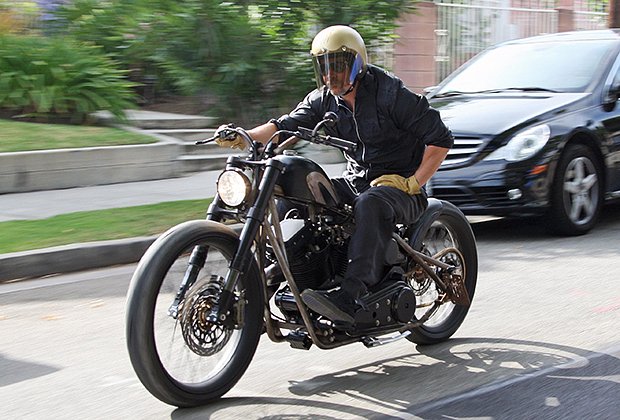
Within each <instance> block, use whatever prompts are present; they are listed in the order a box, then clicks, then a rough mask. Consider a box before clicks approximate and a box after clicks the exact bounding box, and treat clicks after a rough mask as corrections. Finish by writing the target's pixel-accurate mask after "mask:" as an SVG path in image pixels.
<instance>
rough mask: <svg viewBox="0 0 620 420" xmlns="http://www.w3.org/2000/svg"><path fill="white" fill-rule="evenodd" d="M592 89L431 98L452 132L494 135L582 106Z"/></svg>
mask: <svg viewBox="0 0 620 420" xmlns="http://www.w3.org/2000/svg"><path fill="white" fill-rule="evenodd" d="M590 95H591V93H557V94H549V93H532V94H529V93H528V94H523V93H514V94H513V93H507V94H498V93H496V94H484V95H478V96H458V97H452V98H436V99H435V98H431V99H430V103H431V105H432V106H433V108H435V109H437V110H439V112H440V113H441V118H442V120H443V121H444V122H445V123H446V125H447V126H448V127H449V128H450V130H452V132H453V133H462V134H468V133H469V134H474V133H475V134H478V135H489V136H491V135H497V134H500V133H503V132H504V131H507V130H509V129H510V128H512V127H515V126H518V125H520V124H523V123H525V122H528V121H531V122H535V121H537V120H538V121H540V120H543V119H549V118H552V117H553V116H554V115H559V114H562V113H567V112H570V111H572V110H574V109H575V107H578V106H583V105H582V100H586V99H585V98H587V97H589V96H590Z"/></svg>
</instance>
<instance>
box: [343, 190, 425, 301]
mask: <svg viewBox="0 0 620 420" xmlns="http://www.w3.org/2000/svg"><path fill="white" fill-rule="evenodd" d="M332 181H333V183H334V186H335V188H336V190H337V192H338V194H339V196H340V199H341V200H342V201H343V202H344V203H346V204H351V205H353V212H354V215H355V232H354V233H353V235H352V236H351V241H350V243H349V251H348V252H349V265H348V268H347V272H346V274H345V279H344V282H343V284H342V288H343V289H344V290H346V291H348V292H349V293H351V294H352V295H353V296H354V297H356V298H357V297H359V296H360V295H362V294H364V293H365V292H366V290H367V288H368V287H369V286H373V285H375V284H377V283H378V282H379V281H381V277H382V275H383V270H384V265H385V252H386V248H387V245H388V242H389V241H390V239H391V237H392V232H394V227H395V225H396V224H397V223H402V224H406V225H408V224H411V223H414V222H415V221H416V220H418V218H419V217H420V216H421V215H422V213H423V212H424V210H425V209H426V207H427V205H428V200H427V198H426V193H425V192H424V191H423V192H421V193H420V194H417V195H413V196H411V195H409V194H407V193H405V192H403V191H401V190H399V189H396V188H392V187H370V188H368V189H367V190H365V191H363V192H361V193H359V194H358V193H357V192H356V191H355V190H354V189H353V188H352V187H351V186H350V184H349V183H348V182H346V180H344V179H343V178H334V179H332Z"/></svg>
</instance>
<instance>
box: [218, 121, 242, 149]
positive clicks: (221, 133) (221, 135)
mask: <svg viewBox="0 0 620 420" xmlns="http://www.w3.org/2000/svg"><path fill="white" fill-rule="evenodd" d="M230 128H231V127H230V125H228V124H224V125H220V126H219V127H218V128H217V130H215V135H216V136H218V138H217V139H215V142H216V143H217V145H218V146H220V147H230V148H232V149H240V150H244V149H245V146H246V143H245V141H244V140H243V138H242V137H241V136H240V135H239V134H237V133H235V132H232V131H230ZM227 130H228V131H230V133H229V134H226V131H227Z"/></svg>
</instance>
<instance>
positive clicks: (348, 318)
mask: <svg viewBox="0 0 620 420" xmlns="http://www.w3.org/2000/svg"><path fill="white" fill-rule="evenodd" d="M301 298H302V300H303V301H304V303H305V304H306V305H308V308H310V309H312V310H313V311H314V312H316V313H319V314H321V315H323V316H324V317H326V318H328V319H329V320H331V321H334V322H338V323H342V324H346V325H353V324H355V318H354V314H355V311H356V310H357V309H358V308H359V305H358V304H357V303H356V300H355V298H354V297H353V296H352V295H351V294H350V293H348V292H347V291H345V290H342V289H341V288H338V289H334V290H329V291H327V290H312V289H306V290H304V291H303V292H302V293H301Z"/></svg>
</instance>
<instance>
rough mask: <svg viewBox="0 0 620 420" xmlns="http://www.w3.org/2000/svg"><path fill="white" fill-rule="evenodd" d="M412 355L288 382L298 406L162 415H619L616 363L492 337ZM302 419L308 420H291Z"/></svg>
mask: <svg viewBox="0 0 620 420" xmlns="http://www.w3.org/2000/svg"><path fill="white" fill-rule="evenodd" d="M418 350H419V351H420V352H421V353H413V354H410V355H405V356H402V357H398V358H393V359H385V360H378V361H377V362H376V363H372V364H365V365H360V366H358V367H356V368H355V369H349V370H344V371H338V372H333V373H331V374H327V375H320V376H316V377H314V378H312V379H310V380H306V381H301V382H291V383H290V385H289V391H290V392H291V393H292V394H294V395H296V396H298V398H266V397H257V398H253V397H248V398H230V399H226V398H224V399H222V400H221V401H220V402H218V403H216V404H213V405H210V406H207V407H202V408H194V409H177V410H175V411H174V412H173V413H172V416H171V417H172V418H173V419H177V420H181V419H182V420H186V419H198V418H201V419H204V418H209V417H210V416H211V415H216V414H217V416H218V417H221V416H222V415H225V414H226V413H227V410H231V413H232V412H233V411H232V410H233V408H234V407H239V406H245V407H246V408H247V407H253V406H256V409H257V411H256V413H257V417H253V418H261V419H298V420H301V419H307V418H318V419H331V418H341V417H339V416H338V413H341V415H342V414H344V413H347V414H348V417H347V418H352V417H362V418H403V417H412V416H419V417H421V418H429V419H440V418H493V419H503V418H506V419H520V418H546V419H548V418H557V419H582V418H592V416H593V415H594V416H595V417H596V418H612V416H615V415H617V413H619V412H620V398H618V397H620V359H618V358H617V357H615V356H612V355H609V354H606V353H597V352H592V351H588V350H583V349H578V348H572V347H566V346H560V345H555V344H549V343H540V342H532V341H524V340H511V339H493V338H471V339H454V340H450V341H449V342H446V343H443V344H440V345H435V346H427V347H420V346H418ZM616 352H617V351H616ZM429 360H430V362H429ZM317 363H319V361H317ZM265 380H268V378H265ZM336 398H337V400H336ZM330 399H333V400H335V401H338V402H330ZM342 401H350V402H349V403H346V404H343V403H342ZM366 407H370V408H366ZM304 412H310V413H314V414H313V415H312V416H311V417H310V416H308V415H307V414H299V413H304ZM259 413H264V415H258V414H259Z"/></svg>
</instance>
